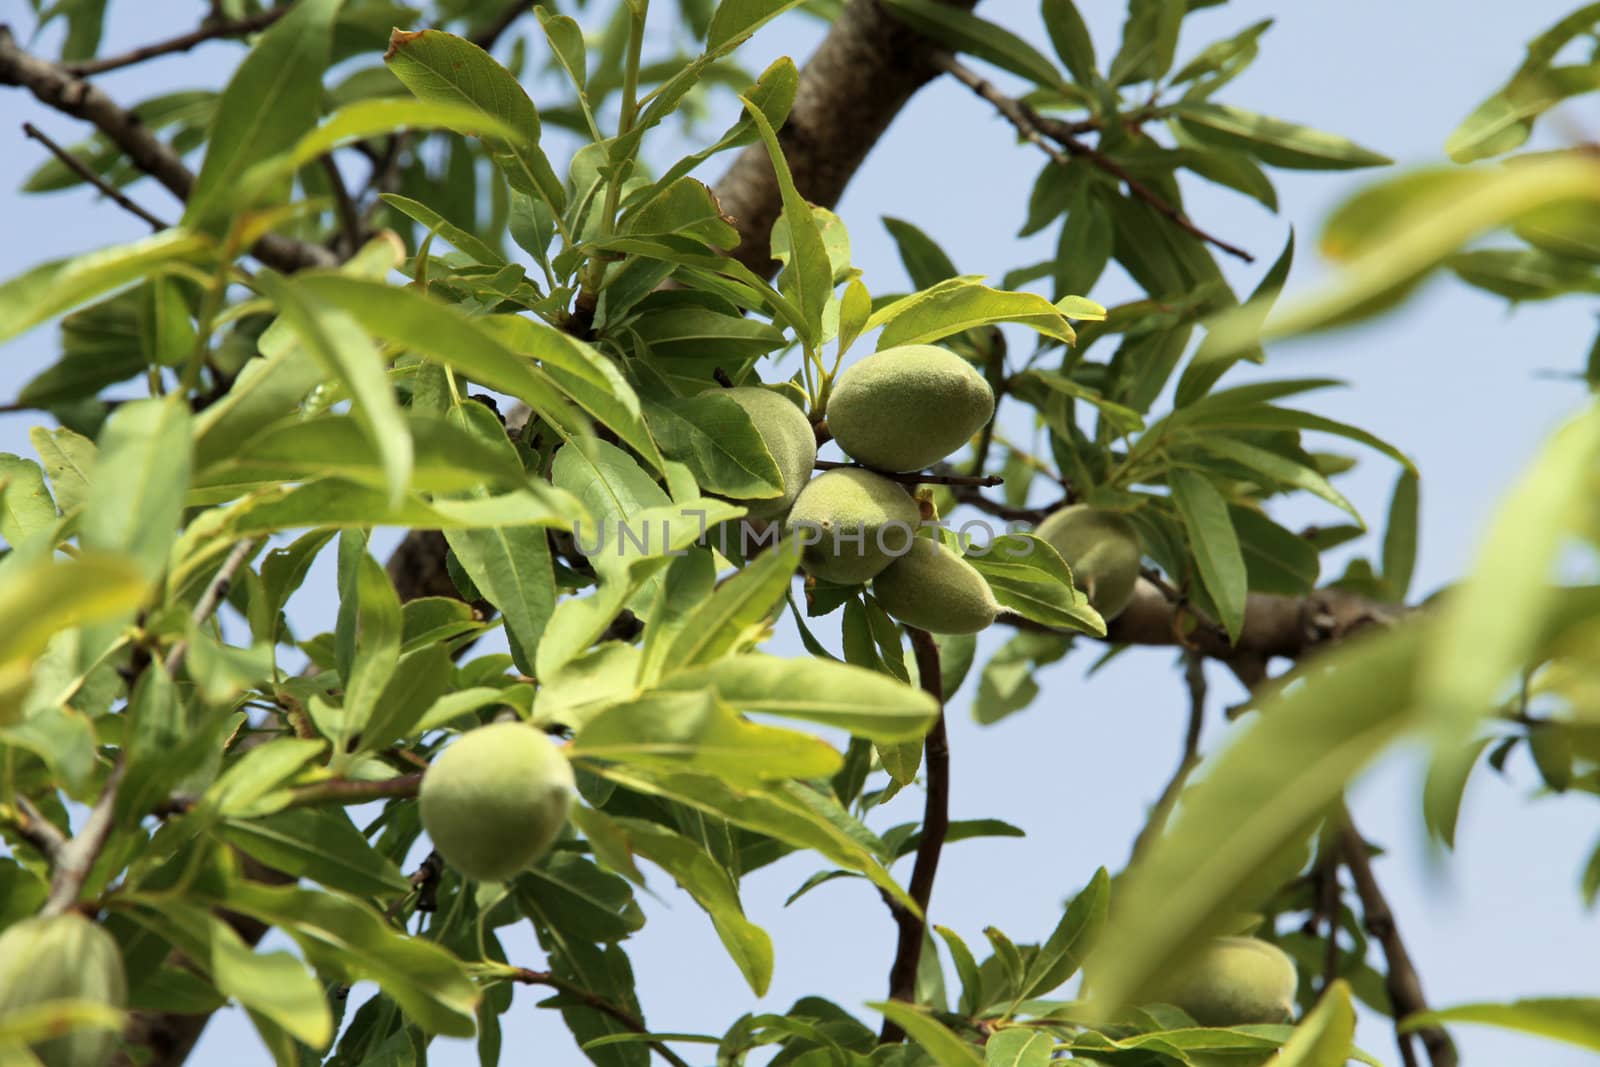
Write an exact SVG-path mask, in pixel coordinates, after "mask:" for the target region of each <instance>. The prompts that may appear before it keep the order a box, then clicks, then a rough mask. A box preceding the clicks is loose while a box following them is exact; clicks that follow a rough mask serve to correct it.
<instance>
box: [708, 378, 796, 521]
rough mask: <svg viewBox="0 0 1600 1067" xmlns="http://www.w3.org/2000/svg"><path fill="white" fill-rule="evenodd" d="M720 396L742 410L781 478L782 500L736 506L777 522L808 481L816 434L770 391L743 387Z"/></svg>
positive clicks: (790, 405) (729, 390)
mask: <svg viewBox="0 0 1600 1067" xmlns="http://www.w3.org/2000/svg"><path fill="white" fill-rule="evenodd" d="M722 395H723V396H725V397H727V398H728V399H729V400H732V401H734V402H735V403H737V404H738V405H739V406H740V407H742V408H744V410H745V413H746V414H748V415H749V416H750V421H751V422H753V423H755V425H756V432H757V433H759V434H761V440H762V441H763V442H764V443H765V444H766V446H767V451H768V452H771V453H772V458H773V459H774V460H776V461H777V464H778V471H779V473H781V474H782V475H783V495H782V496H779V497H762V498H760V499H758V500H740V501H738V502H739V503H741V504H743V505H745V507H747V508H748V509H749V511H750V514H752V515H754V516H756V517H757V518H762V519H776V518H781V517H782V516H783V515H784V513H785V512H787V511H788V510H789V508H790V506H792V505H793V504H794V498H795V497H797V496H799V495H800V490H802V489H804V488H805V487H806V482H807V481H808V480H809V479H810V478H811V468H812V467H813V466H814V465H815V464H816V462H817V435H816V432H815V431H814V430H812V429H811V422H810V420H809V419H807V418H806V416H805V412H803V411H801V410H800V409H799V408H798V407H796V406H795V405H794V404H793V403H791V402H790V401H788V400H786V399H785V398H784V397H782V396H780V395H779V394H777V393H774V392H773V391H772V390H771V389H762V388H761V387H760V386H748V385H745V386H738V387H737V388H733V389H725V390H723V392H722Z"/></svg>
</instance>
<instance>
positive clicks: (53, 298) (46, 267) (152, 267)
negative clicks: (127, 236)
mask: <svg viewBox="0 0 1600 1067" xmlns="http://www.w3.org/2000/svg"><path fill="white" fill-rule="evenodd" d="M211 248H212V242H211V240H210V239H209V238H208V237H206V236H205V235H203V234H197V233H190V232H188V231H186V230H181V229H172V230H163V231H161V232H160V233H158V234H156V235H154V236H152V237H146V238H144V239H143V240H140V241H134V242H132V243H131V244H125V245H116V246H114V247H112V248H102V249H100V250H98V251H95V252H85V253H84V254H83V255H81V256H69V257H67V258H65V259H56V260H51V261H50V262H48V263H42V264H40V265H39V266H37V267H34V268H33V269H32V270H30V271H27V272H26V273H23V274H19V275H17V276H16V277H15V278H12V279H10V280H9V281H7V282H5V283H4V284H0V341H5V340H9V339H10V338H12V337H15V336H17V335H18V334H20V333H24V332H26V331H28V330H31V329H33V327H35V326H37V325H39V324H40V323H41V322H44V321H45V320H47V319H51V318H54V317H55V316H57V315H59V314H61V313H62V312H63V311H66V310H68V309H69V308H73V307H76V306H77V305H79V304H82V303H84V302H85V301H87V300H93V299H94V298H95V297H97V296H100V295H101V294H102V293H108V292H110V291H111V290H113V289H118V288H121V287H122V286H124V285H127V284H128V283H129V282H134V281H138V280H140V279H141V278H147V277H150V276H152V275H155V274H158V273H160V272H161V271H162V270H163V269H164V268H165V267H166V266H167V265H168V264H172V263H180V262H189V261H195V260H200V259H202V258H203V256H204V255H205V254H206V253H208V252H210V250H211Z"/></svg>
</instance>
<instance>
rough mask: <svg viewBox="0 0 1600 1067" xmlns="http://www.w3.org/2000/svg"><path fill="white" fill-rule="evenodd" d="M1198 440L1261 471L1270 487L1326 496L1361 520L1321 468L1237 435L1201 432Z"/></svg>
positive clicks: (1245, 465) (1248, 466)
mask: <svg viewBox="0 0 1600 1067" xmlns="http://www.w3.org/2000/svg"><path fill="white" fill-rule="evenodd" d="M1197 443H1198V444H1199V445H1200V446H1201V447H1202V448H1204V449H1205V450H1206V451H1207V452H1210V453H1212V454H1213V455H1217V456H1221V457H1222V458H1223V459H1229V460H1232V461H1233V462H1235V463H1238V464H1239V465H1241V466H1243V467H1247V468H1249V469H1250V470H1251V471H1253V472H1255V473H1256V474H1259V475H1261V476H1262V480H1263V481H1265V482H1266V483H1267V486H1266V487H1267V488H1269V489H1270V488H1272V487H1273V486H1274V485H1276V486H1281V487H1283V488H1284V489H1299V490H1302V491H1304V492H1307V493H1310V494H1311V495H1312V496H1316V497H1320V498H1322V499H1323V500H1326V501H1327V502H1328V503H1330V504H1332V505H1333V506H1334V507H1336V508H1338V509H1339V510H1340V511H1343V512H1344V513H1345V514H1346V515H1349V516H1350V517H1351V518H1352V519H1354V520H1355V521H1356V522H1357V523H1360V522H1361V515H1360V514H1359V513H1358V512H1357V511H1356V509H1355V506H1354V505H1352V504H1351V503H1350V501H1348V500H1346V499H1345V497H1344V494H1343V493H1341V492H1339V490H1337V489H1335V488H1334V487H1333V486H1332V484H1330V483H1329V481H1328V479H1326V478H1324V477H1323V476H1322V474H1321V473H1320V472H1318V471H1315V470H1313V469H1312V468H1310V467H1308V466H1306V465H1305V464H1303V463H1300V462H1298V461H1296V460H1293V459H1289V458H1288V457H1286V456H1283V455H1280V454H1279V453H1277V452H1273V451H1271V450H1270V449H1266V448H1260V447H1258V446H1256V445H1253V444H1250V443H1249V442H1247V441H1242V440H1240V439H1239V438H1237V437H1224V436H1222V435H1220V434H1215V433H1207V434H1204V435H1201V436H1200V437H1199V439H1198V441H1197Z"/></svg>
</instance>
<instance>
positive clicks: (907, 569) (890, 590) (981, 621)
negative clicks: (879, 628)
mask: <svg viewBox="0 0 1600 1067" xmlns="http://www.w3.org/2000/svg"><path fill="white" fill-rule="evenodd" d="M872 593H873V595H874V596H876V597H877V598H878V603H879V605H881V606H882V608H883V610H884V611H887V612H888V613H889V614H890V615H893V616H894V617H895V618H896V619H899V620H900V621H901V622H903V623H905V624H906V625H907V626H915V627H917V628H918V629H920V630H927V631H928V632H929V633H935V634H975V633H977V632H978V631H980V630H983V629H985V628H986V627H988V626H989V624H990V623H992V622H994V620H995V616H996V615H998V614H999V613H1000V605H999V604H998V603H996V602H995V599H994V593H993V592H992V591H990V589H989V583H988V582H986V581H984V578H983V575H981V574H979V573H978V571H977V569H976V568H974V567H973V566H972V564H970V563H968V562H967V561H966V560H964V559H962V558H961V557H960V556H958V555H956V554H955V553H954V552H952V551H951V550H950V549H949V548H947V547H946V546H945V545H943V544H940V543H939V542H937V541H935V540H933V539H932V538H927V537H919V538H917V539H916V540H915V541H913V542H912V543H911V551H909V552H907V553H906V554H905V555H903V556H901V557H900V558H899V559H897V560H895V561H894V562H893V563H891V564H889V566H887V567H885V568H884V570H883V573H882V574H880V575H878V576H877V577H876V578H874V579H873V580H872Z"/></svg>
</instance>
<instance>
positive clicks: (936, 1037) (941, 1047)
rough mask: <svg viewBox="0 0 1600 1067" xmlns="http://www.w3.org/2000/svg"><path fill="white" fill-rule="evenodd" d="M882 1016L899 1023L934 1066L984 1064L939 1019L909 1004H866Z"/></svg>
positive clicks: (981, 1065)
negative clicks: (931, 1059)
mask: <svg viewBox="0 0 1600 1067" xmlns="http://www.w3.org/2000/svg"><path fill="white" fill-rule="evenodd" d="M867 1007H869V1008H871V1009H872V1010H874V1011H880V1012H882V1013H883V1015H884V1017H885V1018H887V1019H889V1020H890V1021H891V1022H893V1023H896V1024H897V1025H899V1027H900V1029H902V1030H904V1031H905V1032H906V1034H907V1035H908V1036H910V1038H911V1040H912V1041H915V1042H916V1043H917V1044H918V1045H920V1046H921V1047H922V1050H923V1051H924V1052H926V1053H927V1054H928V1055H929V1056H931V1057H933V1062H934V1063H935V1064H937V1065H938V1067H984V1064H983V1059H982V1058H981V1057H980V1056H979V1055H978V1052H977V1050H976V1049H974V1048H973V1047H972V1046H971V1045H969V1044H967V1043H966V1042H965V1041H963V1040H961V1039H960V1038H959V1037H957V1036H956V1035H955V1034H953V1033H951V1032H950V1031H949V1030H947V1029H945V1026H944V1024H943V1023H941V1022H939V1021H938V1020H937V1019H935V1018H934V1017H933V1016H932V1015H930V1014H928V1013H927V1012H926V1011H924V1010H923V1009H921V1008H918V1007H916V1006H915V1005H913V1004H905V1003H902V1002H900V1001H897V1000H888V1001H883V1002H881V1003H877V1004H868V1005H867Z"/></svg>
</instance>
